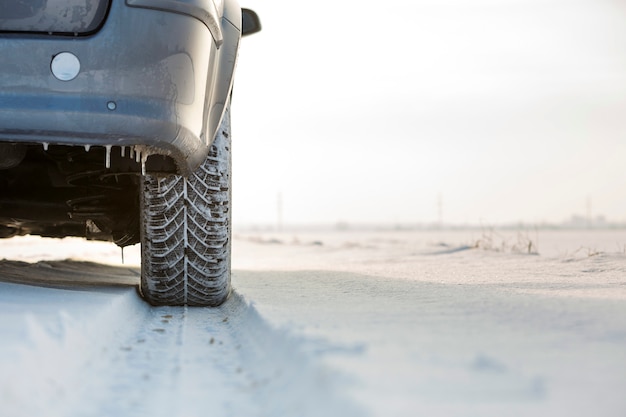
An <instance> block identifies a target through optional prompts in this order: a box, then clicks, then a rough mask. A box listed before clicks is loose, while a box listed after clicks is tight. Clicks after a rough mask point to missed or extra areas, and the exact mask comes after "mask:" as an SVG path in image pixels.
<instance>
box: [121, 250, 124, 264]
mask: <svg viewBox="0 0 626 417" xmlns="http://www.w3.org/2000/svg"><path fill="white" fill-rule="evenodd" d="M121 249H122V265H124V248H123V247H122V248H121Z"/></svg>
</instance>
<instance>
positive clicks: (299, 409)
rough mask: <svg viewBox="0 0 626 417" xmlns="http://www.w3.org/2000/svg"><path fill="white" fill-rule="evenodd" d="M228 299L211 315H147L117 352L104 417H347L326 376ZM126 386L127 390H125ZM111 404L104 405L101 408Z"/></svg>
mask: <svg viewBox="0 0 626 417" xmlns="http://www.w3.org/2000/svg"><path fill="white" fill-rule="evenodd" d="M301 343H302V342H301V341H297V340H294V339H291V338H290V336H289V334H287V333H285V332H281V331H278V330H276V329H273V328H271V327H270V326H269V325H268V324H267V323H266V322H265V321H264V320H263V319H262V317H261V316H260V315H259V314H258V312H257V311H256V310H255V309H254V307H252V306H250V305H249V304H248V303H246V301H245V300H244V298H243V297H242V296H241V295H239V294H237V293H234V294H233V295H232V296H231V298H230V299H229V300H228V301H227V302H226V303H225V304H224V305H223V306H221V307H219V308H185V307H158V308H151V309H150V311H149V313H148V317H147V318H146V321H145V322H144V323H143V324H142V326H141V328H140V329H139V331H138V332H137V334H135V335H133V337H132V338H131V339H129V340H128V341H127V345H124V346H121V347H120V350H121V351H122V352H123V354H122V355H121V356H122V357H121V363H120V364H119V365H118V366H117V367H116V373H115V376H114V378H113V379H114V380H115V381H118V383H117V384H116V385H115V390H114V391H112V394H113V396H114V397H117V396H120V397H121V398H124V402H123V403H116V404H113V405H112V406H110V407H107V409H106V412H107V414H108V413H111V414H119V413H126V414H127V415H128V414H129V411H130V412H131V413H130V415H144V414H145V415H152V416H159V415H163V416H165V415H167V416H171V415H184V416H205V415H207V413H209V412H210V413H211V414H212V415H218V416H243V415H245V416H295V415H298V416H308V415H311V416H319V415H325V416H335V415H336V416H350V415H362V414H360V413H359V414H357V413H356V408H355V407H353V406H352V404H350V403H349V402H348V401H347V400H345V399H344V398H341V397H339V396H338V395H337V394H336V393H335V391H334V390H333V388H334V386H333V384H334V382H333V379H334V375H333V374H332V372H330V370H328V369H326V368H323V367H322V366H320V365H319V364H318V363H316V362H315V361H314V360H313V358H311V357H308V356H307V355H306V354H304V353H303V352H302V349H300V344H301ZM126 381H127V382H126ZM109 404H111V403H109Z"/></svg>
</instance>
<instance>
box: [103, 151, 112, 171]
mask: <svg viewBox="0 0 626 417" xmlns="http://www.w3.org/2000/svg"><path fill="white" fill-rule="evenodd" d="M104 147H105V148H106V156H105V158H104V165H105V166H106V167H107V168H111V145H105V146H104Z"/></svg>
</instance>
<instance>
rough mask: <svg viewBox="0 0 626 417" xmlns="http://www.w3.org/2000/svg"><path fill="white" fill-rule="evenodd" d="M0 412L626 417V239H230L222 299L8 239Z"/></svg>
mask: <svg viewBox="0 0 626 417" xmlns="http://www.w3.org/2000/svg"><path fill="white" fill-rule="evenodd" d="M0 251H1V252H0V253H1V256H0V257H2V258H5V260H3V261H1V262H0V280H1V281H2V282H0V340H1V341H2V343H0V416H29V417H30V416H44V415H45V416H155V417H158V416H185V417H186V416H276V417H278V416H289V417H292V416H330V417H332V416H341V417H346V416H381V417H383V416H384V417H387V416H420V415H422V416H446V417H447V416H498V417H501V416H550V417H555V416H567V417H572V416H616V417H618V416H620V417H623V416H624V415H626V395H625V394H624V393H625V392H626V231H542V230H540V231H538V232H535V231H532V232H528V233H526V232H524V233H517V232H511V231H509V232H491V231H487V232H481V231H455V232H451V231H443V232H317V233H316V232H306V233H304V232H299V233H296V232H292V233H280V234H278V233H273V234H272V233H261V232H258V233H252V232H250V233H239V234H236V235H235V236H234V258H233V269H234V272H233V286H234V293H233V295H232V296H231V298H230V299H229V300H228V302H226V303H225V304H224V305H223V306H222V307H220V308H215V309H206V308H153V307H149V306H148V305H146V304H145V303H143V302H142V301H141V299H140V298H139V297H138V296H137V294H136V291H135V286H136V284H137V282H138V277H139V269H138V264H139V258H138V248H136V247H135V248H129V249H127V250H126V251H125V253H124V256H125V264H124V265H122V264H121V253H120V250H119V249H117V248H116V247H114V246H110V245H106V244H100V243H93V242H84V241H81V240H75V239H66V240H62V241H59V240H42V239H38V238H33V237H25V238H19V239H13V240H5V241H0Z"/></svg>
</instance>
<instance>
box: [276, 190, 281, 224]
mask: <svg viewBox="0 0 626 417" xmlns="http://www.w3.org/2000/svg"><path fill="white" fill-rule="evenodd" d="M276 227H277V230H278V231H279V232H282V231H283V193H281V192H280V191H279V192H278V195H277V196H276Z"/></svg>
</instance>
